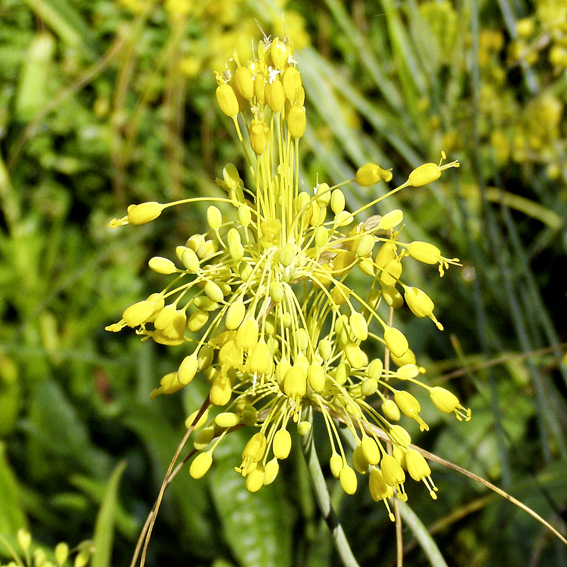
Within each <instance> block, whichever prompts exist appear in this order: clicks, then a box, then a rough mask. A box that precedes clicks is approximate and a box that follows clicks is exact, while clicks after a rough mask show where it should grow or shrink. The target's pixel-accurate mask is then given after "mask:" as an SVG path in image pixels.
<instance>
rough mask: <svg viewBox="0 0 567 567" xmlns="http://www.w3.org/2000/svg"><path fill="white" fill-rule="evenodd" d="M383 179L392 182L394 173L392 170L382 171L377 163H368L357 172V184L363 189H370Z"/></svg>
mask: <svg viewBox="0 0 567 567" xmlns="http://www.w3.org/2000/svg"><path fill="white" fill-rule="evenodd" d="M382 179H383V180H384V181H386V182H388V181H391V180H392V171H391V170H390V169H382V168H381V167H380V166H379V165H376V164H375V163H367V164H365V165H363V166H362V167H361V168H359V169H358V171H357V172H356V182H357V183H358V184H359V185H360V186H361V187H369V186H370V185H374V184H376V183H378V182H380V181H382Z"/></svg>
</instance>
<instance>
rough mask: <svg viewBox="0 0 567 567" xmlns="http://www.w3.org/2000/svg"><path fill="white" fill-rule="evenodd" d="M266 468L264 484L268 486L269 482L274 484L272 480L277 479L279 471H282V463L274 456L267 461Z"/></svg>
mask: <svg viewBox="0 0 567 567" xmlns="http://www.w3.org/2000/svg"><path fill="white" fill-rule="evenodd" d="M264 468H265V470H264V472H265V476H264V486H267V485H268V484H272V482H274V480H276V477H277V476H278V472H279V471H280V465H279V463H278V460H277V459H275V458H274V459H272V460H271V461H269V462H268V463H266V466H265V467H264Z"/></svg>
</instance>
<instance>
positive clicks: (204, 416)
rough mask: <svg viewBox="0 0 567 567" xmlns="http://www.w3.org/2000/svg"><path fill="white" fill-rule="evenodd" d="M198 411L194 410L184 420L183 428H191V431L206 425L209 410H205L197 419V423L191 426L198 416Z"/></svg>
mask: <svg viewBox="0 0 567 567" xmlns="http://www.w3.org/2000/svg"><path fill="white" fill-rule="evenodd" d="M199 411H200V410H195V411H194V412H193V413H192V414H191V415H190V416H189V417H188V418H187V419H186V420H185V427H186V428H187V429H189V428H190V427H191V426H193V429H194V430H195V429H201V427H203V425H205V423H207V420H208V419H209V408H207V409H206V410H205V411H204V412H203V414H202V415H201V417H200V418H199V420H198V421H197V423H195V425H193V423H194V422H195V419H196V417H197V416H198V415H199ZM209 441H210V440H209Z"/></svg>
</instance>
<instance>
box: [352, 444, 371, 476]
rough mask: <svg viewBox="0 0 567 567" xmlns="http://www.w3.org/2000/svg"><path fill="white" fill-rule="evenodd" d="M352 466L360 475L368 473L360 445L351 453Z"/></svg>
mask: <svg viewBox="0 0 567 567" xmlns="http://www.w3.org/2000/svg"><path fill="white" fill-rule="evenodd" d="M352 464H353V465H354V468H355V469H356V471H357V472H359V473H360V474H366V473H367V472H368V466H369V465H368V462H367V461H366V459H365V458H364V455H363V454H362V449H361V447H360V445H358V447H357V448H356V449H355V450H354V451H353V452H352Z"/></svg>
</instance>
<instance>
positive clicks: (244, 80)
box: [234, 66, 254, 100]
mask: <svg viewBox="0 0 567 567" xmlns="http://www.w3.org/2000/svg"><path fill="white" fill-rule="evenodd" d="M234 86H235V87H236V89H237V90H238V92H239V93H240V95H241V96H242V97H244V98H245V99H247V100H250V99H251V98H253V97H254V78H253V77H252V71H250V69H249V68H248V67H243V66H241V67H238V69H236V71H235V73H234Z"/></svg>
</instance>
